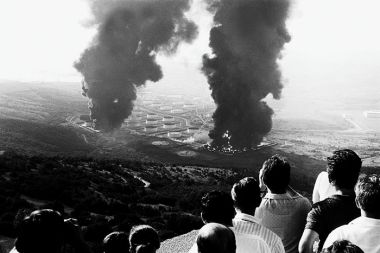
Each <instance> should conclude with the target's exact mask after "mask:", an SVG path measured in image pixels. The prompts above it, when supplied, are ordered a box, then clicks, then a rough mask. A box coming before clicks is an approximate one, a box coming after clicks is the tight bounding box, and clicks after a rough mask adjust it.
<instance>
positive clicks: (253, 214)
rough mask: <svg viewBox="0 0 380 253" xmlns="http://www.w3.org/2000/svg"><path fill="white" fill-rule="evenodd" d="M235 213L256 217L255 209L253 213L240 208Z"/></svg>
mask: <svg viewBox="0 0 380 253" xmlns="http://www.w3.org/2000/svg"><path fill="white" fill-rule="evenodd" d="M235 211H236V213H245V214H249V215H252V216H255V209H254V210H253V211H249V210H243V211H242V210H240V209H238V208H235Z"/></svg>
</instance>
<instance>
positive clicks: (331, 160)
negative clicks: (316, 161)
mask: <svg viewBox="0 0 380 253" xmlns="http://www.w3.org/2000/svg"><path fill="white" fill-rule="evenodd" d="M361 166H362V160H361V159H360V157H359V156H358V155H357V154H356V153H355V152H354V151H352V150H350V149H342V150H336V151H334V152H333V155H332V156H330V157H327V174H328V178H329V182H330V183H332V184H333V185H335V186H337V187H338V188H340V189H353V188H354V187H355V184H356V182H357V180H358V177H359V173H360V169H361Z"/></svg>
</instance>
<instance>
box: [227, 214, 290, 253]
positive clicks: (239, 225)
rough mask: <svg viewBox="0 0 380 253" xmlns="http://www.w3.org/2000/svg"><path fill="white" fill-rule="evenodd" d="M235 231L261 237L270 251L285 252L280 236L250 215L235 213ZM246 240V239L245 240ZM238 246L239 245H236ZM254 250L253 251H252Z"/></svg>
mask: <svg viewBox="0 0 380 253" xmlns="http://www.w3.org/2000/svg"><path fill="white" fill-rule="evenodd" d="M233 226H234V231H235V233H239V234H246V235H250V236H252V239H254V240H256V238H258V237H259V238H261V239H263V241H264V242H265V243H266V244H267V245H268V247H269V249H270V252H272V253H285V249H284V245H283V244H282V241H281V238H280V237H279V236H278V235H276V234H275V233H273V232H272V231H270V230H269V229H267V228H265V227H264V226H262V225H260V224H259V221H258V220H257V219H256V218H255V217H253V216H252V215H248V214H245V213H237V214H236V216H235V218H234V219H233ZM247 242H248V241H247ZM237 247H239V245H237ZM252 252H254V251H252Z"/></svg>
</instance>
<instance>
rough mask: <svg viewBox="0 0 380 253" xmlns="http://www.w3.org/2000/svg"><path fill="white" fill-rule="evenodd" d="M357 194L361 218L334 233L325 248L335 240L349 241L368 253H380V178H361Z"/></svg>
mask: <svg viewBox="0 0 380 253" xmlns="http://www.w3.org/2000/svg"><path fill="white" fill-rule="evenodd" d="M355 192H356V204H357V206H358V207H359V208H360V210H361V216H360V217H358V218H356V219H355V220H353V221H351V222H350V223H349V224H347V225H343V226H341V227H338V228H337V229H335V230H334V231H332V232H331V233H330V235H329V236H328V237H327V239H326V242H325V244H324V248H327V247H329V246H330V245H331V244H332V243H333V242H334V241H335V240H349V241H350V242H352V243H354V244H355V245H357V246H359V247H360V248H361V249H362V250H363V251H364V252H366V253H380V177H379V176H378V175H370V176H366V175H364V176H361V177H360V178H359V182H358V183H357V185H356V187H355ZM342 212H345V210H342Z"/></svg>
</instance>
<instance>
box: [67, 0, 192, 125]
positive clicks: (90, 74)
mask: <svg viewBox="0 0 380 253" xmlns="http://www.w3.org/2000/svg"><path fill="white" fill-rule="evenodd" d="M190 1H191V0H92V1H90V3H91V7H92V12H93V16H94V20H93V25H96V26H97V35H96V37H95V39H94V41H93V42H92V44H91V46H90V47H89V48H87V49H86V50H85V51H84V52H83V54H82V55H81V57H80V59H79V60H78V61H77V62H76V63H75V65H74V66H75V68H76V69H77V70H78V71H79V72H80V73H82V75H83V77H84V82H83V94H84V95H85V96H87V97H88V98H89V99H90V101H89V108H90V110H91V118H92V120H93V122H94V124H95V128H97V129H101V130H104V131H111V130H114V129H118V128H119V127H120V126H121V124H122V123H123V121H124V119H126V118H127V117H128V116H129V115H130V114H131V112H132V109H133V102H134V100H135V99H136V87H137V86H141V85H143V84H145V83H146V82H147V81H148V80H149V81H153V82H157V81H158V80H160V79H161V78H162V76H163V74H162V71H161V67H160V66H159V65H158V64H157V62H156V53H158V52H163V53H166V54H172V53H174V52H175V51H176V49H177V47H178V45H179V43H180V42H182V41H186V42H190V41H192V40H193V39H194V38H195V37H196V35H197V27H196V25H195V24H194V23H193V22H192V21H190V20H188V19H187V18H186V17H185V16H184V12H185V11H187V10H188V9H189V8H190Z"/></svg>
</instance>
